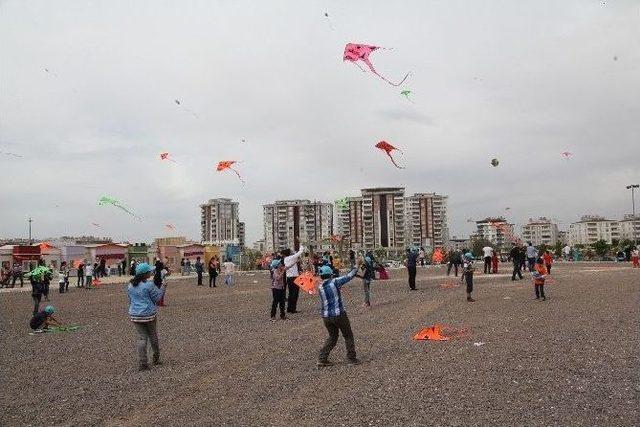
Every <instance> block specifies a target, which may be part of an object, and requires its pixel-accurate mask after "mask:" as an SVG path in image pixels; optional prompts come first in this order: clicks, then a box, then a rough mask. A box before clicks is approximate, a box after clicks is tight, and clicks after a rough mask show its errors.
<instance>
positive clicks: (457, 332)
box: [413, 323, 468, 341]
mask: <svg viewBox="0 0 640 427" xmlns="http://www.w3.org/2000/svg"><path fill="white" fill-rule="evenodd" d="M467 335H468V330H467V329H461V328H454V327H453V326H448V325H442V324H438V323H436V324H435V325H434V326H429V327H428V328H424V329H422V330H420V332H418V333H417V334H415V335H414V337H413V339H414V340H416V341H423V340H432V341H449V340H451V339H456V338H463V337H466V336H467Z"/></svg>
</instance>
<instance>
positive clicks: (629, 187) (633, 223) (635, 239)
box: [627, 184, 640, 246]
mask: <svg viewBox="0 0 640 427" xmlns="http://www.w3.org/2000/svg"><path fill="white" fill-rule="evenodd" d="M639 187H640V184H631V185H627V190H631V209H632V213H633V216H632V218H631V226H632V227H633V243H634V244H635V245H636V246H638V235H637V234H636V198H635V189H636V188H639Z"/></svg>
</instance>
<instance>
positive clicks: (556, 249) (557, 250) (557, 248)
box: [553, 240, 562, 258]
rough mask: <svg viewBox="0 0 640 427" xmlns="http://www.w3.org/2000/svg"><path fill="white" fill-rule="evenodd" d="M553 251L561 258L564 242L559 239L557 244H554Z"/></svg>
mask: <svg viewBox="0 0 640 427" xmlns="http://www.w3.org/2000/svg"><path fill="white" fill-rule="evenodd" d="M553 253H554V255H555V256H556V258H560V257H562V242H561V241H559V240H558V241H557V242H556V244H555V245H553Z"/></svg>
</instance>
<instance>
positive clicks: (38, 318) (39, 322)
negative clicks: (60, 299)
mask: <svg viewBox="0 0 640 427" xmlns="http://www.w3.org/2000/svg"><path fill="white" fill-rule="evenodd" d="M55 311H56V310H55V308H53V306H52V305H48V306H46V307H45V308H44V310H42V311H39V312H37V313H36V314H34V315H33V317H32V318H31V321H30V322H29V326H30V327H31V329H33V330H34V331H37V330H43V329H49V326H62V325H61V324H60V322H58V320H57V319H55V318H54V317H53V313H55Z"/></svg>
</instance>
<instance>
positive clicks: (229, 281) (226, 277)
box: [224, 274, 233, 286]
mask: <svg viewBox="0 0 640 427" xmlns="http://www.w3.org/2000/svg"><path fill="white" fill-rule="evenodd" d="M224 284H225V285H227V286H231V285H233V276H232V275H231V274H225V275H224Z"/></svg>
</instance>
